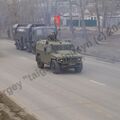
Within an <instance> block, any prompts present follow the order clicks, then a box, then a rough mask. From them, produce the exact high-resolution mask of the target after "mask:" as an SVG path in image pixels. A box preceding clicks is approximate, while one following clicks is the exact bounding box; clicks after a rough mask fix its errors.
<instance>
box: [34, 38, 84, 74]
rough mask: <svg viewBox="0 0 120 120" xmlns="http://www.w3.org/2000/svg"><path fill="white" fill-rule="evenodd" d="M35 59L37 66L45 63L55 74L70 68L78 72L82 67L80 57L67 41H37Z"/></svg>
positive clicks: (40, 66) (41, 66)
mask: <svg viewBox="0 0 120 120" xmlns="http://www.w3.org/2000/svg"><path fill="white" fill-rule="evenodd" d="M36 61H37V65H38V67H39V68H42V69H43V68H44V65H45V64H47V65H49V66H50V68H51V70H52V72H53V73H56V74H59V73H61V72H62V71H64V70H68V69H71V68H73V69H74V70H75V72H78V73H79V72H81V71H82V68H83V63H82V57H81V55H80V54H79V53H78V52H77V51H76V50H75V48H74V45H73V44H72V43H71V42H68V41H59V40H55V39H54V40H52V39H50V40H41V41H38V42H37V44H36Z"/></svg>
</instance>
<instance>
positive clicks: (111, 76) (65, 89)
mask: <svg viewBox="0 0 120 120" xmlns="http://www.w3.org/2000/svg"><path fill="white" fill-rule="evenodd" d="M83 61H84V70H83V72H82V73H81V74H75V73H73V72H67V73H64V74H61V75H55V74H53V73H52V72H51V71H50V70H49V69H48V68H46V69H45V71H44V72H42V74H41V75H39V77H34V80H33V79H32V80H31V79H30V76H31V75H32V74H33V73H34V72H35V70H38V69H37V65H36V62H35V56H34V55H32V54H30V53H27V52H24V51H18V50H16V48H15V46H14V42H13V41H9V40H0V90H1V91H2V92H3V90H4V93H6V94H7V95H10V94H11V95H10V97H11V98H12V99H14V100H15V101H16V102H17V103H19V104H20V105H22V106H23V107H24V109H26V110H28V111H30V112H32V113H33V114H34V115H35V116H37V117H38V119H39V120H120V64H118V63H116V64H111V63H106V62H102V61H98V60H96V59H94V58H88V57H85V58H84V60H83ZM25 76H27V77H26V78H25ZM28 76H29V77H28ZM18 83H19V84H20V83H21V87H20V86H19V85H18ZM12 93H13V95H12Z"/></svg>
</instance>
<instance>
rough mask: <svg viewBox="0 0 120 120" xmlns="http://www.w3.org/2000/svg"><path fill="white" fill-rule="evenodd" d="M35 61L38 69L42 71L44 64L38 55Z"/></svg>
mask: <svg viewBox="0 0 120 120" xmlns="http://www.w3.org/2000/svg"><path fill="white" fill-rule="evenodd" d="M36 61H37V65H38V67H39V68H41V69H43V68H44V63H43V62H42V61H41V58H40V55H37V56H36Z"/></svg>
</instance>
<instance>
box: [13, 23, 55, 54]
mask: <svg viewBox="0 0 120 120" xmlns="http://www.w3.org/2000/svg"><path fill="white" fill-rule="evenodd" d="M54 31H55V27H49V26H45V25H43V24H28V25H27V24H26V25H25V24H24V25H20V24H15V25H14V26H13V39H14V40H15V45H16V48H17V49H19V50H26V51H28V52H33V51H35V45H36V42H37V41H38V40H40V39H46V38H47V37H48V36H49V34H51V33H52V32H54Z"/></svg>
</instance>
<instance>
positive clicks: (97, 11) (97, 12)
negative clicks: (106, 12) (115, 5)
mask: <svg viewBox="0 0 120 120" xmlns="http://www.w3.org/2000/svg"><path fill="white" fill-rule="evenodd" d="M95 7H96V14H97V20H98V32H99V33H100V32H101V30H100V15H99V9H98V0H95Z"/></svg>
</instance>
